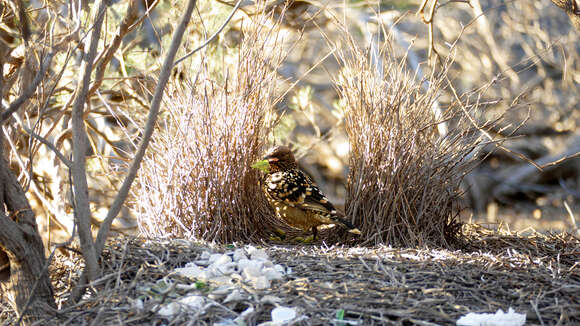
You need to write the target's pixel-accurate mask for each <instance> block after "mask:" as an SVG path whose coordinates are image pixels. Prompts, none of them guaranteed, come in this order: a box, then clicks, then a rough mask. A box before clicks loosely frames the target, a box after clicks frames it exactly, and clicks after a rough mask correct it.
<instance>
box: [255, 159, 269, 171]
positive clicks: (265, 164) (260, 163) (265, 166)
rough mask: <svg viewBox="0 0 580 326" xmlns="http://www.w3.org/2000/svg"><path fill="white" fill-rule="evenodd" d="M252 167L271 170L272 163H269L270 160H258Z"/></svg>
mask: <svg viewBox="0 0 580 326" xmlns="http://www.w3.org/2000/svg"><path fill="white" fill-rule="evenodd" d="M251 167H252V169H258V170H260V171H262V172H264V173H268V172H270V163H268V160H261V161H257V162H255V163H254V164H252V165H251Z"/></svg>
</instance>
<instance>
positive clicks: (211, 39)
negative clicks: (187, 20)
mask: <svg viewBox="0 0 580 326" xmlns="http://www.w3.org/2000/svg"><path fill="white" fill-rule="evenodd" d="M241 4H242V0H238V2H236V5H235V6H234V9H232V12H230V15H229V16H228V18H226V20H225V21H224V23H223V24H222V25H221V26H220V28H218V30H217V31H216V32H215V33H214V34H213V35H212V36H210V38H208V39H207V41H205V42H204V43H203V44H202V45H200V46H198V47H197V48H196V49H195V50H193V51H190V52H189V53H187V54H186V55H184V56H183V57H181V58H180V59H178V60H177V61H175V63H174V64H173V66H177V65H178V64H180V63H181V62H182V61H183V60H185V59H187V58H189V57H190V56H192V55H193V54H195V53H196V52H197V51H199V50H201V49H203V48H204V47H206V46H207V45H208V44H210V43H211V42H212V41H213V40H214V39H215V38H216V37H217V36H218V35H219V34H220V33H221V32H222V31H223V30H224V28H225V27H226V25H227V24H228V23H229V22H230V20H232V17H233V16H234V14H235V13H236V11H237V10H238V8H240V5H241Z"/></svg>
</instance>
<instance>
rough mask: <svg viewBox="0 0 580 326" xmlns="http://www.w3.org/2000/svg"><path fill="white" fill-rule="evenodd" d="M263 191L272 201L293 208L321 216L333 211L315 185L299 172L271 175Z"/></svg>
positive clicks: (332, 207) (292, 171)
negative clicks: (283, 203)
mask: <svg viewBox="0 0 580 326" xmlns="http://www.w3.org/2000/svg"><path fill="white" fill-rule="evenodd" d="M265 189H266V193H268V195H269V196H270V197H271V198H272V199H274V200H277V201H283V202H285V203H287V204H289V205H291V206H294V207H299V208H303V209H308V210H313V211H318V212H320V213H321V214H328V213H331V214H332V213H333V211H335V208H334V206H333V205H332V204H331V203H330V202H329V201H328V199H327V198H326V197H325V196H324V194H322V192H321V191H320V189H318V187H317V186H316V184H314V182H312V180H310V178H308V177H307V176H306V175H305V174H304V173H303V172H302V171H300V170H291V171H284V172H276V173H272V174H271V175H269V176H268V177H267V178H266V182H265Z"/></svg>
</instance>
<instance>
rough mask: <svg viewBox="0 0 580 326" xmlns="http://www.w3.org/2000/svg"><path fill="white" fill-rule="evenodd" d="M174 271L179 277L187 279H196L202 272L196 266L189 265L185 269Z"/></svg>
mask: <svg viewBox="0 0 580 326" xmlns="http://www.w3.org/2000/svg"><path fill="white" fill-rule="evenodd" d="M174 271H175V273H177V274H179V275H182V276H185V277H189V278H198V277H199V276H200V274H201V273H202V272H203V270H202V269H201V268H199V267H198V266H197V265H195V264H190V263H188V264H187V265H185V267H181V268H176V269H175V270H174Z"/></svg>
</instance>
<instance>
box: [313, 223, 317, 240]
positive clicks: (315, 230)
mask: <svg viewBox="0 0 580 326" xmlns="http://www.w3.org/2000/svg"><path fill="white" fill-rule="evenodd" d="M317 235H318V228H317V227H316V226H313V227H312V241H315V240H316V236H317Z"/></svg>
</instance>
